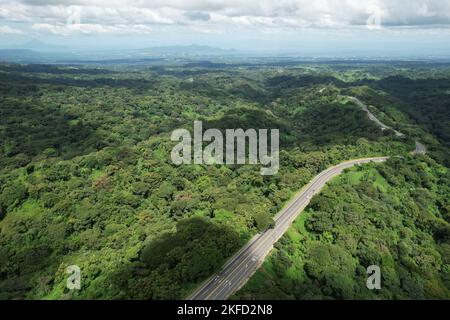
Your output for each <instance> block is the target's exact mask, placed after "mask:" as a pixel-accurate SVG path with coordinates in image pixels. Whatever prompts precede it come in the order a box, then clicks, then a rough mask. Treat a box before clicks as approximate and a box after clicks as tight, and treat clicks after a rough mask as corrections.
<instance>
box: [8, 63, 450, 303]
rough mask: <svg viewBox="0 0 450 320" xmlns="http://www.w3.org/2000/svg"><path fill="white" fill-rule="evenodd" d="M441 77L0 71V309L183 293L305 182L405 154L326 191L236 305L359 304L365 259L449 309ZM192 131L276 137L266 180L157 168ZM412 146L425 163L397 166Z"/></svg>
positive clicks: (219, 170)
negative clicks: (70, 274)
mask: <svg viewBox="0 0 450 320" xmlns="http://www.w3.org/2000/svg"><path fill="white" fill-rule="evenodd" d="M395 77H401V78H398V81H395V79H397V78H395ZM449 80H450V66H448V65H436V66H426V67H424V66H423V65H420V64H419V65H417V64H400V65H395V64H362V63H355V64H341V63H336V64H302V63H298V64H293V65H289V66H286V65H276V64H275V65H274V64H268V65H265V64H264V63H259V64H240V65H236V66H235V65H231V64H230V65H227V64H219V65H218V64H214V63H188V64H186V65H182V64H181V65H175V64H174V65H173V66H145V65H142V66H123V65H122V66H103V67H101V68H100V67H95V66H80V65H77V66H73V65H72V66H49V65H11V64H0V299H89V298H90V299H100V298H102V299H118V298H124V299H138V298H140V299H176V298H183V297H185V296H187V295H188V294H189V292H191V291H192V290H193V289H194V288H195V287H196V286H197V285H198V284H199V283H200V282H201V281H203V280H204V279H206V278H207V277H208V276H210V275H211V274H213V273H214V272H215V271H217V270H218V269H219V268H220V267H221V266H222V265H223V263H224V262H225V260H226V259H227V258H228V257H230V256H231V255H232V254H233V253H234V252H236V251H237V250H238V249H239V248H240V247H241V246H242V245H243V244H244V243H245V242H246V241H248V239H250V237H251V236H253V235H254V234H256V233H257V232H259V231H261V230H264V229H265V228H266V227H267V226H268V224H270V221H271V218H272V217H273V216H274V215H275V214H276V212H278V211H279V210H280V209H281V208H282V207H283V205H284V204H285V203H286V201H288V200H289V198H290V197H291V196H292V195H293V193H294V192H296V191H298V190H299V189H300V188H301V187H302V186H304V185H305V184H306V183H308V181H309V180H310V179H311V178H312V177H313V176H315V175H316V174H317V173H319V172H320V171H322V170H323V169H325V168H327V167H329V166H331V165H333V164H337V163H339V162H341V161H344V160H348V159H354V158H359V157H367V156H385V155H388V156H401V157H403V158H398V159H397V158H396V159H395V160H391V161H390V162H389V163H387V164H386V165H382V166H379V167H376V168H374V167H373V166H367V167H363V168H358V169H355V171H351V172H349V173H347V174H345V175H344V176H342V177H341V178H339V180H337V181H335V182H333V184H332V185H330V187H329V188H328V189H327V190H326V191H325V192H324V193H323V194H322V195H320V196H318V197H316V198H314V199H313V202H312V203H311V205H310V208H309V209H308V211H307V214H305V215H302V216H301V218H299V219H298V221H297V222H296V223H295V226H293V228H291V230H290V231H289V234H288V235H287V236H285V237H284V238H283V240H282V241H280V243H279V245H277V249H276V250H275V251H274V252H273V254H272V255H271V256H270V258H269V260H268V261H267V263H266V264H265V265H264V269H265V270H261V271H260V272H258V273H257V274H256V275H255V277H254V279H252V280H251V282H250V283H249V284H248V287H246V288H244V290H243V291H242V292H240V293H239V294H238V295H239V296H242V297H251V298H259V297H262V296H263V294H261V293H260V292H265V294H270V296H271V297H277V298H284V297H289V298H310V297H315V298H325V297H327V298H328V297H329V298H351V297H363V298H371V296H366V295H367V294H370V293H367V292H362V291H361V290H360V287H358V285H359V284H358V283H357V280H358V279H359V278H362V277H363V276H364V274H361V270H360V269H361V267H358V263H363V262H364V263H365V262H367V261H370V262H372V261H376V262H379V261H381V262H382V263H386V265H387V266H388V267H389V268H390V269H389V270H390V273H389V274H386V277H389V279H388V280H385V279H384V282H386V281H390V282H388V283H389V290H386V291H385V293H383V296H381V297H382V298H416V297H439V298H440V297H448V290H449V288H450V287H449V282H448V281H449V279H448V276H449V275H448V272H449V264H448V263H449V258H448V254H449V248H448V245H449V244H448V222H449V214H448V209H449V204H448V194H449V190H448V175H447V168H448V164H449V163H448V159H449V158H450V157H449V148H448V142H449V141H448V128H449V126H448V122H449V117H448V113H449V101H450V96H449V94H450V81H449ZM421 83H430V85H428V86H426V87H422V86H421ZM419 87H420V88H422V89H419ZM411 88H417V89H411ZM408 90H415V91H414V94H415V95H417V96H418V97H416V98H414V97H411V96H409V95H408V94H407V92H408ZM343 95H354V96H358V97H360V98H361V99H363V100H364V101H366V102H367V103H368V104H371V105H373V108H374V109H373V112H374V113H376V114H377V115H379V116H380V118H382V119H383V121H385V122H386V123H389V124H390V125H392V126H393V127H395V128H397V129H401V130H402V132H405V133H407V135H406V136H405V137H402V138H399V137H396V136H395V134H393V132H390V131H385V132H382V131H381V130H380V129H379V128H378V127H377V126H376V125H375V124H374V123H373V122H372V121H370V120H369V119H368V118H367V115H366V113H365V112H363V111H362V110H360V108H359V107H358V106H356V105H354V104H352V103H351V102H348V101H347V100H345V99H342V96H343ZM434 106H436V108H434ZM194 120H202V121H203V122H204V123H205V128H208V127H210V128H219V129H226V128H244V129H246V128H279V129H280V133H281V137H280V142H281V152H280V172H279V173H278V174H277V175H275V176H264V177H263V176H261V175H260V174H259V168H258V167H257V166H249V165H241V166H237V165H236V166H206V165H183V166H175V165H173V164H172V162H171V158H170V152H171V149H172V147H173V145H174V143H173V142H171V141H170V133H171V131H172V130H174V129H176V128H182V127H184V128H188V129H192V124H193V121H194ZM418 138H420V140H421V141H423V142H424V143H426V145H427V147H428V148H429V153H428V155H427V156H423V157H420V158H417V159H416V158H411V157H410V155H409V154H410V151H411V150H413V148H414V140H415V139H418ZM345 179H347V180H345ZM338 203H339V204H338ZM349 221H352V223H351V224H349V223H348V222H349ZM366 222H367V223H369V224H368V225H367V224H366ZM366 228H370V229H369V230H370V231H371V232H370V233H369V232H366V231H367V230H366ZM362 233H363V234H364V237H362V236H361V234H362ZM327 259H328V260H327ZM334 260H338V261H339V262H340V265H336V264H334V263H333V265H332V266H331V265H329V264H327V261H334ZM69 265H78V266H79V267H80V269H81V276H82V283H81V285H82V287H81V290H68V289H67V288H66V279H67V274H66V267H67V266H69ZM323 268H329V269H327V270H323ZM327 272H329V275H328V276H329V277H328V276H327V275H325V273H327ZM275 275H277V276H276V277H277V279H278V280H277V279H275ZM260 290H261V291H260Z"/></svg>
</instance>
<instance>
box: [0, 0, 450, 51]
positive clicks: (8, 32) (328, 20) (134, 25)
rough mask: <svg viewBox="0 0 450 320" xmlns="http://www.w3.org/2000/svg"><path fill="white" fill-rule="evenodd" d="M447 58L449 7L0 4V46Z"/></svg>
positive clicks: (251, 2)
mask: <svg viewBox="0 0 450 320" xmlns="http://www.w3.org/2000/svg"><path fill="white" fill-rule="evenodd" d="M27 39H38V40H41V41H44V42H47V43H50V44H54V45H56V44H58V45H64V46H80V47H85V48H99V47H103V48H113V47H114V48H138V47H149V46H161V45H176V44H179V45H187V44H206V45H212V46H218V47H222V48H236V49H239V50H260V51H274V52H275V51H277V50H278V51H280V52H281V51H283V52H297V53H299V52H308V53H315V52H321V53H322V52H330V51H335V52H344V51H352V52H357V51H358V50H362V51H367V50H369V49H370V50H372V51H376V52H378V53H379V54H383V53H385V54H386V55H388V54H389V53H393V52H397V53H402V54H405V53H406V52H420V53H422V54H426V53H427V52H430V53H433V54H441V55H445V54H447V53H449V54H447V55H450V51H449V49H450V0H401V1H399V0H147V1H145V0H129V1H124V0H89V1H88V0H70V1H58V0H0V46H1V47H7V46H15V45H18V44H20V43H23V42H24V41H26V40H27Z"/></svg>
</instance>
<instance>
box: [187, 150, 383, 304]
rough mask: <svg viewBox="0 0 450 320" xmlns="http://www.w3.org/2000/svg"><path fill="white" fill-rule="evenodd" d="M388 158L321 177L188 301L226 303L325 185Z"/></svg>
mask: <svg viewBox="0 0 450 320" xmlns="http://www.w3.org/2000/svg"><path fill="white" fill-rule="evenodd" d="M387 159H388V157H378V158H365V159H358V160H351V161H347V162H343V163H341V164H339V165H337V166H334V167H331V168H329V169H327V170H325V171H323V172H321V173H320V174H318V175H317V176H316V177H314V179H312V180H311V182H310V183H309V184H308V185H306V186H305V187H304V188H303V189H302V190H301V191H300V192H299V193H298V194H297V195H296V196H295V197H294V199H293V200H292V201H291V202H290V203H289V204H288V205H287V206H286V207H285V208H284V209H283V210H281V211H280V212H279V213H278V214H277V215H276V217H275V227H274V228H273V229H269V230H267V231H265V232H263V233H260V234H258V235H256V236H255V237H253V238H252V239H251V240H250V241H249V242H248V243H247V244H246V245H245V246H244V247H243V248H242V249H241V250H240V251H239V252H238V253H236V254H235V255H234V256H233V257H232V258H231V259H230V260H229V261H228V262H227V263H226V264H225V266H224V267H223V269H222V271H220V272H219V273H218V274H217V275H215V276H213V277H211V278H209V279H208V280H207V281H205V282H204V283H203V284H202V285H201V286H200V288H198V289H197V290H196V291H195V292H194V293H193V294H192V295H191V296H190V297H189V298H188V299H189V300H225V299H227V298H228V297H229V296H230V295H232V294H233V293H234V292H236V291H237V290H238V289H240V288H241V287H242V285H244V284H245V283H246V282H247V280H248V279H250V277H251V276H252V275H253V274H254V273H255V271H256V270H257V269H258V267H259V266H260V265H261V263H262V262H263V261H264V258H265V257H266V255H267V254H268V253H269V252H270V250H272V248H273V245H274V244H275V242H277V241H278V240H279V239H280V238H281V236H282V235H283V234H284V233H285V232H286V231H287V229H288V228H289V226H290V225H291V224H292V222H293V221H294V220H295V218H297V216H298V215H299V214H300V212H302V211H303V209H305V207H306V206H307V205H308V203H309V202H310V200H311V198H312V197H313V196H314V195H315V194H317V193H319V192H320V190H321V189H322V188H323V187H324V186H325V184H326V183H327V182H328V181H330V180H331V179H332V178H334V177H335V176H337V175H339V174H340V173H341V172H342V171H343V170H345V169H347V168H350V167H352V166H354V165H358V164H363V163H369V162H383V161H386V160H387Z"/></svg>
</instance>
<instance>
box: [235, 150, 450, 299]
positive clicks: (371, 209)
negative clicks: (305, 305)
mask: <svg viewBox="0 0 450 320" xmlns="http://www.w3.org/2000/svg"><path fill="white" fill-rule="evenodd" d="M449 188H450V174H449V172H448V170H447V168H445V167H443V166H440V165H438V164H437V163H436V162H435V161H433V160H432V159H430V158H428V157H426V156H419V157H416V158H392V159H391V160H389V161H388V162H387V163H386V164H381V165H377V166H375V167H374V166H373V165H365V166H361V167H358V168H355V169H350V170H348V171H347V172H346V173H345V174H343V175H342V176H340V177H338V178H336V179H335V180H333V181H332V182H331V183H330V184H329V185H328V186H327V188H326V189H324V190H323V191H322V193H321V194H320V195H319V196H317V197H315V198H314V199H313V200H312V202H311V203H310V205H309V207H308V208H307V209H306V210H305V212H304V213H302V215H301V216H300V217H299V218H298V219H297V220H296V221H295V223H294V225H293V226H292V227H291V228H290V230H289V231H288V233H287V234H285V236H284V237H283V238H282V239H281V240H280V241H279V242H278V243H277V244H276V248H275V249H274V251H273V252H272V253H271V255H270V257H269V259H267V260H266V262H265V263H264V264H263V266H262V268H261V269H260V270H259V271H258V272H257V273H256V275H255V276H254V277H253V278H252V279H251V280H250V281H249V283H248V284H247V285H246V286H245V287H244V288H243V289H242V290H241V291H240V292H239V293H238V294H237V295H236V296H235V298H237V297H239V298H245V299H330V298H335V299H449V298H450V290H449V289H450V268H449V263H450V245H449V240H450V223H449V221H450V206H449V204H448V194H449V191H450V190H449ZM371 265H378V266H380V269H381V275H382V282H381V283H382V285H381V290H374V291H371V290H368V289H367V288H366V279H367V273H366V268H367V267H368V266H371Z"/></svg>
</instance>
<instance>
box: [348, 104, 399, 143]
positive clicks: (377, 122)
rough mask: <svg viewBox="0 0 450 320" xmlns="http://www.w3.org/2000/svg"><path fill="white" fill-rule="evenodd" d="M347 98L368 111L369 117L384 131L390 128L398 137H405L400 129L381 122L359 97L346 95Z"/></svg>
mask: <svg viewBox="0 0 450 320" xmlns="http://www.w3.org/2000/svg"><path fill="white" fill-rule="evenodd" d="M346 98H348V99H350V100H351V101H353V102H355V103H356V104H357V105H358V106H359V107H360V108H361V109H363V110H364V111H365V112H366V113H367V115H368V117H369V119H370V120H372V121H373V122H375V123H376V124H378V125H379V126H380V127H381V130H383V131H384V130H388V129H390V130H392V131H394V132H395V135H396V136H397V137H403V136H404V134H403V133H401V132H400V131H397V130H395V129H393V128H391V127H389V126H387V125H385V124H384V123H383V122H381V121H380V120H379V119H378V118H377V117H375V115H374V114H373V113H372V112H370V110H369V108H368V107H367V106H366V105H365V104H364V103H362V102H361V100H359V99H358V98H355V97H346Z"/></svg>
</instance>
